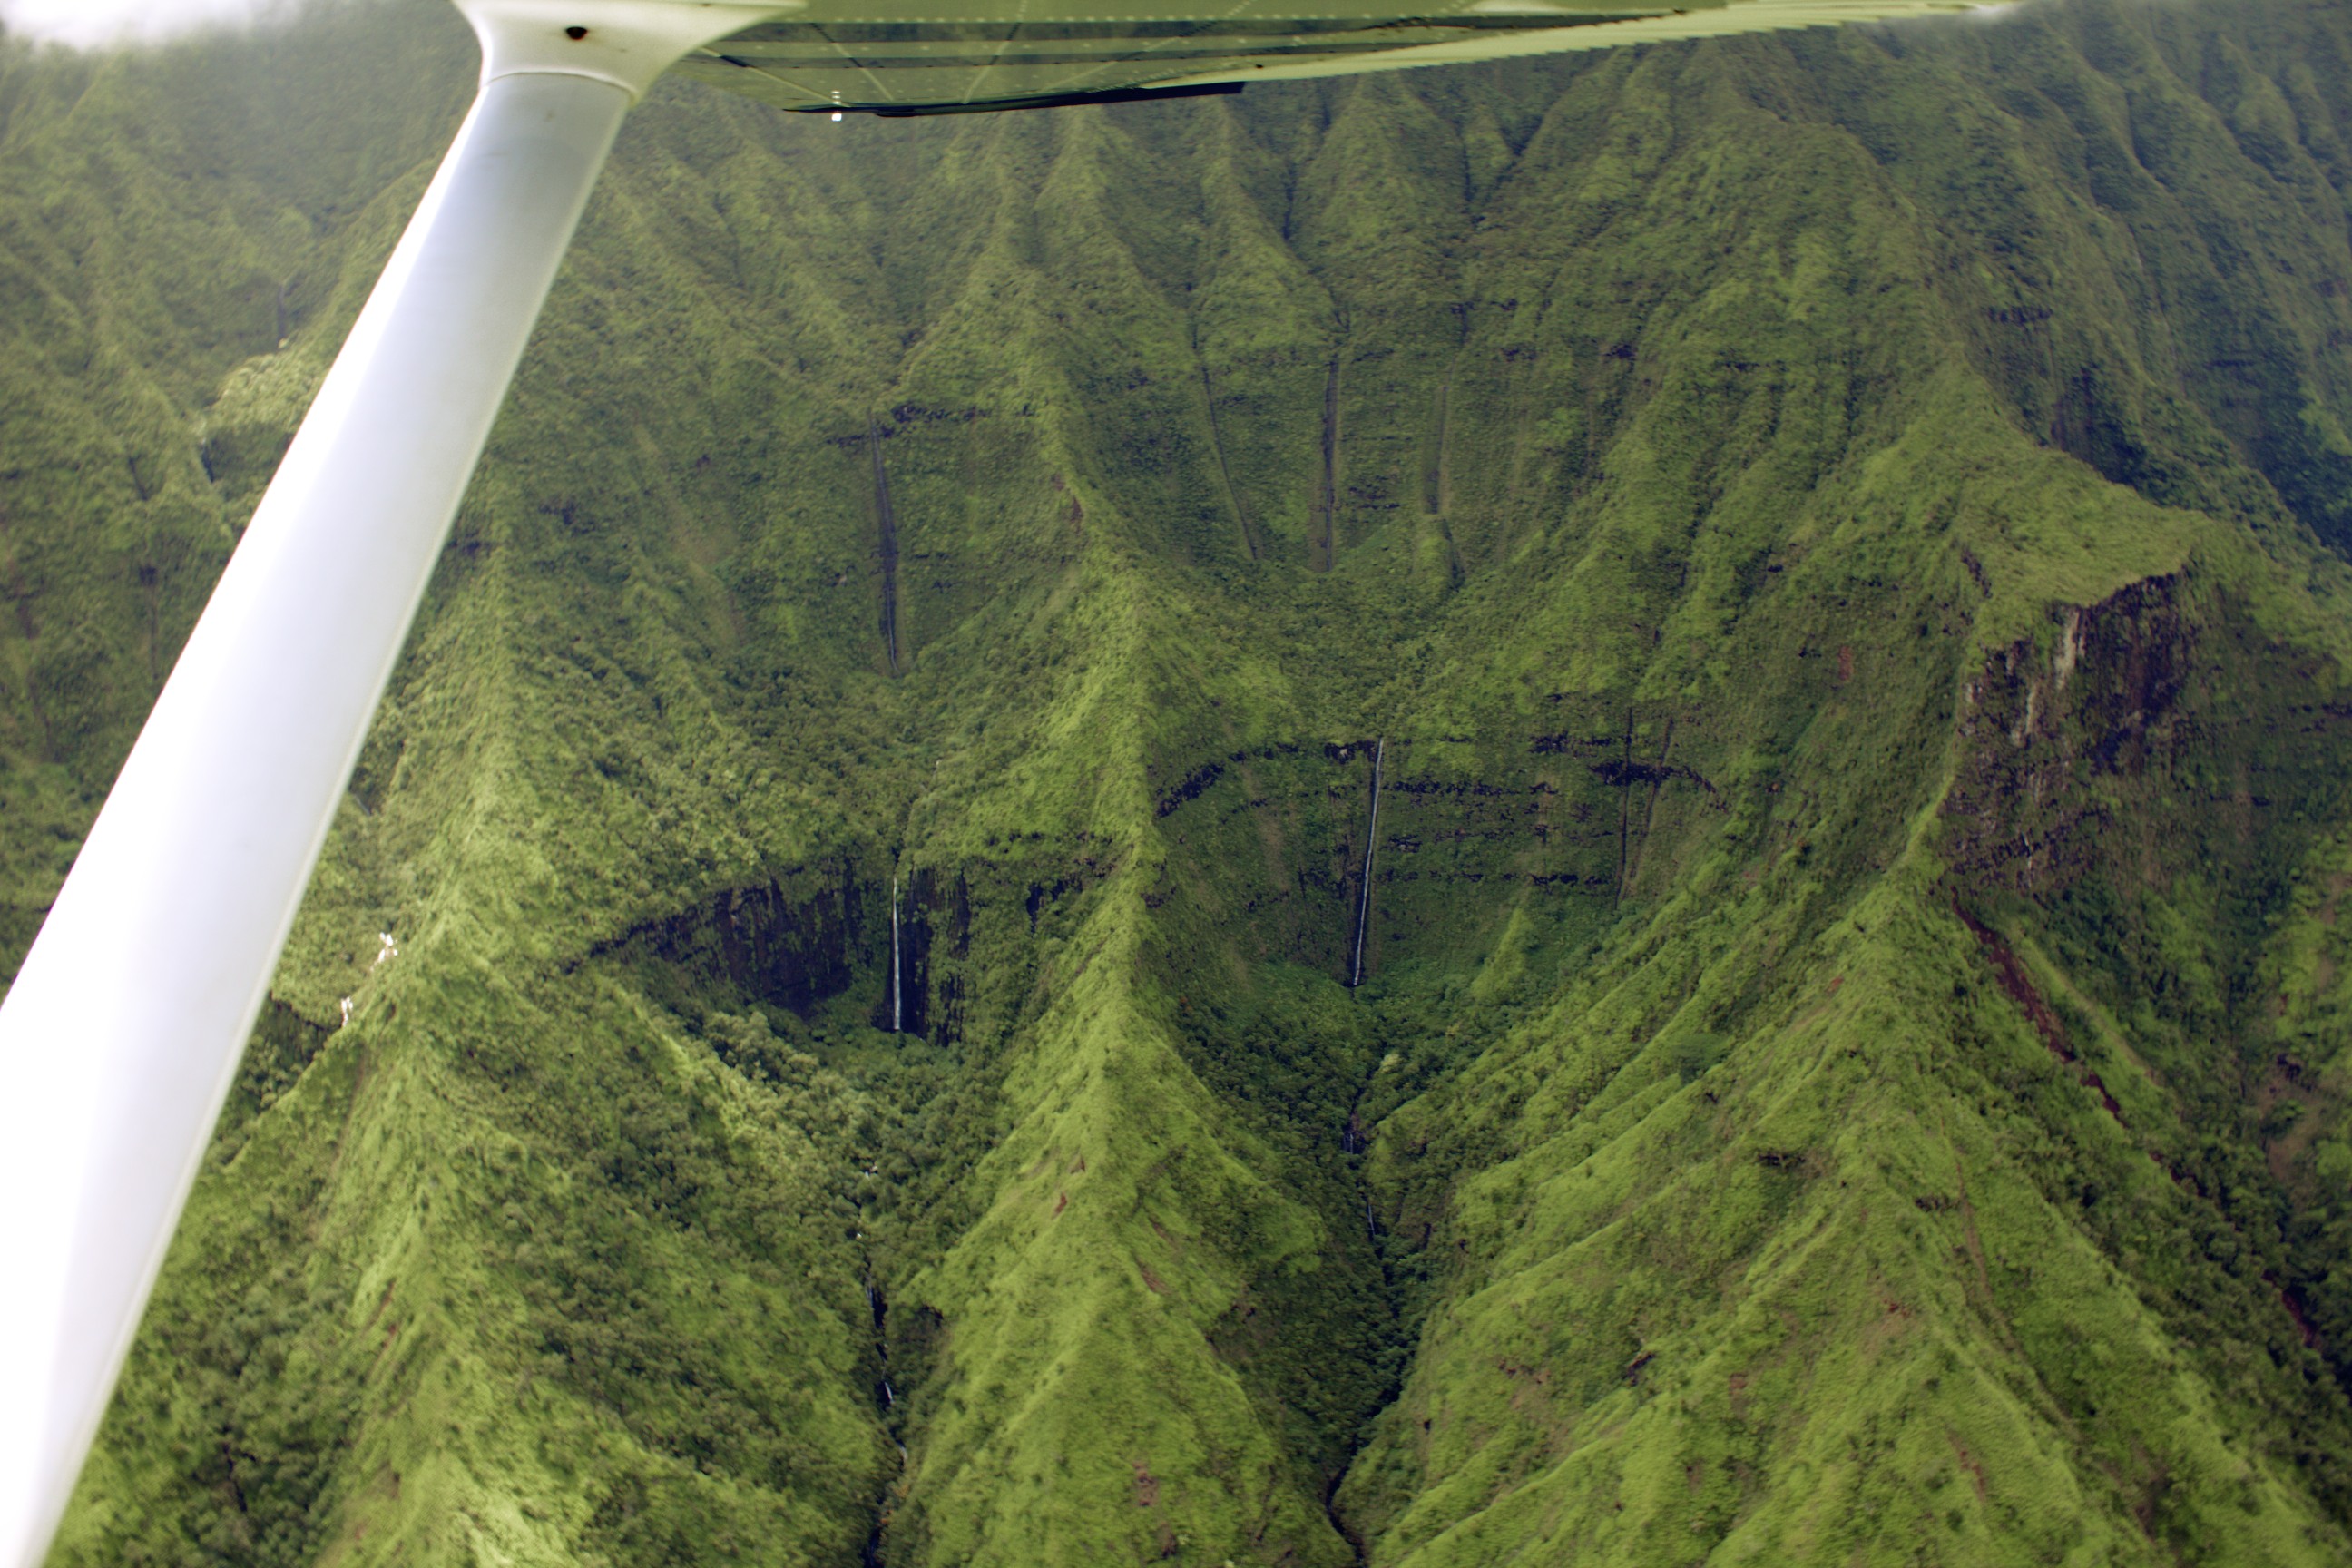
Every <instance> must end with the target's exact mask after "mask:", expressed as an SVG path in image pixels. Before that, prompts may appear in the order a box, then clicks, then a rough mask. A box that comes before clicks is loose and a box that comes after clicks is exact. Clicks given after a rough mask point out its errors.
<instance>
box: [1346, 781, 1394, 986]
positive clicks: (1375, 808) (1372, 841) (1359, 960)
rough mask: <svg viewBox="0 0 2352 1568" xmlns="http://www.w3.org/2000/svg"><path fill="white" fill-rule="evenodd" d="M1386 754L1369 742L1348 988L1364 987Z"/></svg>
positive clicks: (1379, 834)
mask: <svg viewBox="0 0 2352 1568" xmlns="http://www.w3.org/2000/svg"><path fill="white" fill-rule="evenodd" d="M1387 750H1388V741H1387V740H1386V739H1385V738H1382V739H1381V740H1377V741H1374V742H1372V816H1371V820H1370V822H1369V823H1367V824H1365V826H1364V878H1363V886H1362V887H1361V888H1360V889H1357V896H1356V962H1355V966H1354V968H1353V969H1352V970H1351V971H1350V972H1349V975H1348V984H1350V985H1361V984H1363V983H1364V928H1365V927H1367V926H1369V925H1370V924H1371V923H1372V851H1373V850H1374V849H1375V848H1377V847H1379V845H1380V836H1381V759H1382V757H1383V755H1384V754H1385V753H1386V752H1387Z"/></svg>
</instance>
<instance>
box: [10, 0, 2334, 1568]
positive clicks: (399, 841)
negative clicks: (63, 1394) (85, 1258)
mask: <svg viewBox="0 0 2352 1568" xmlns="http://www.w3.org/2000/svg"><path fill="white" fill-rule="evenodd" d="M472 70H473V60H472V52H471V46H470V43H469V42H468V40H467V37H465V35H464V32H463V29H462V28H461V27H460V26H458V25H457V22H456V20H455V19H454V17H453V16H449V15H447V14H446V11H445V8H443V7H440V6H438V5H434V4H430V3H427V0H415V3H413V4H412V3H407V0H382V3H377V4H352V5H341V6H326V7H320V8H317V9H315V10H314V11H313V12H311V13H310V14H309V15H307V16H304V17H302V18H301V19H299V20H298V21H297V22H295V23H294V24H292V25H290V26H286V27H284V28H282V29H279V30H277V31H268V32H257V33H255V34H253V35H251V36H243V37H217V38H215V39H212V40H210V41H205V42H202V43H198V44H194V45H189V46H186V47H180V48H176V49H173V50H171V51H168V52H163V53H158V54H152V55H147V56H142V57H137V58H75V57H67V56H60V55H54V54H37V53H34V52H31V51H29V50H27V49H26V48H25V47H21V46H19V45H16V44H5V43H0V377H5V389H6V395H5V397H0V584H5V589H6V592H7V595H8V599H9V602H10V605H11V607H12V613H11V614H9V615H7V616H0V655H4V656H5V657H0V690H5V698H4V699H0V768H5V771H0V803H5V804H4V805H0V901H5V906H6V908H5V924H0V937H4V938H5V943H6V947H7V952H8V954H9V956H10V959H11V962H13V960H14V957H15V955H17V954H20V953H21V952H22V950H23V947H24V945H25V943H26V942H28V941H29V940H30V937H31V933H32V931H34V929H35V927H36V925H37V921H38V918H39V913H40V910H42V908H43V907H44V906H45V904H46V903H47V900H48V899H49V898H50V897H51V896H52V893H53V891H54V889H55V886H56V884H57V880H58V878H59V876H60V875H61V874H62V872H63V870H64V868H65V867H66V865H67V864H68V860H69V858H70V857H71V854H72V852H73V848H74V845H75V843H76V842H77V839H78V837H79V834H80V833H81V832H82V831H83V830H84V828H85V827H86V826H87V824H88V822H89V817H90V816H91V814H92V812H93V811H94V810H95V809H96V805H97V803H98V801H99V799H100V796H101V795H102V793H103V791H104V789H105V787H106V784H107V782H108V780H109V778H110V775H111V773H112V770H113V769H114V768H115V766H116V765H117V764H118V763H119V761H120V759H121V756H122V754H123V752H125V750H126V749H127V747H128V745H129V743H130V741H131V736H132V735H133V733H134V732H135V731H136V728H137V725H138V723H139V721H140V718H141V716H142V713H143V711H144V710H145V707H146V705H147V703H148V701H149V700H150V699H151V697H152V693H153V691H154V690H155V689H156V686H157V684H158V682H159V680H160V679H161V678H162V676H163V673H164V671H165V670H167V669H168V668H169V666H170V663H171V660H172V657H173V652H174V650H175V649H176V647H178V645H179V642H180V641H181V639H182V638H183V637H184V636H185V635H186V631H187V628H188V626H189V625H190V624H191V623H192V621H193V619H194V616H195V614H196V612H197V609H198V607H199V606H200V605H201V603H202V601H203V598H204V596H205V592H206V590H207V588H208V586H209V584H210V583H211V581H212V579H213V577H214V575H215V574H216V573H217V571H218V569H219V567H220V565H221V563H222V562H223V561H224V559H225V558H226V554H227V552H228V551H229V549H230V548H231V546H232V543H233V542H234V540H235V538H236V533H237V531H238V530H239V529H240V528H241V527H242V526H243V523H244V521H245V519H246V518H247V516H248V515H249V513H250V510H251V509H252V506H253V504H254V502H255V500H256V499H257V496H258V494H259V492H260V489H261V488H262V486H263V485H264V484H265V483H266V481H267V479H268V474H269V471H270V468H271V467H272V465H273V463H274V462H275V460H276V458H277V456H278V453H279V451H280V450H282V448H283V446H284V443H285V441H286V440H287V438H288V437H289V434H290V432H291V431H292V429H293V427H294V426H295V424H296V423H297V421H298V420H299V416H300V413H301V410H302V408H303V406H304V405H305V403H306V401H307V399H308V398H309V396H310V393H311V391H312V390H313V388H314V387H315V386H316V384H317V382H318V378H319V376H320V374H321V372H322V370H323V368H324V366H325V364H326V363H327V362H328V360H329V358H330V357H331V353H332V352H333V349H334V346H335V345H336V344H337V342H339V341H340V339H341V334H342V332H343V331H344V330H345V328H346V327H347V325H348V323H349V322H350V321H351V318H352V314H353V312H354V311H355V310H356V309H357V306H358V302H359V300H361V298H362V296H363V294H364V291H365V289H366V287H367V285H368V283H369V282H370V280H371V279H372V277H373V272H374V269H375V268H377V267H378V266H379V265H380V263H381V258H383V255H384V254H385V252H386V251H387V249H388V248H389V247H390V245H391V243H392V240H393V238H394V235H395V234H396V233H397V230H398V228H399V226H400V224H401V223H402V222H403V221H404V218H405V216H406V214H407V212H408V211H409V209H410V208H411V206H412V205H413V204H414V202H415V199H416V196H417V195H418V193H419V191H420V190H421V188H422V185H423V183H424V181H425V177H426V175H427V174H428V173H429V171H430V168H431V165H432V163H433V162H434V161H435V159H436V158H437V156H438V153H439V152H440V149H441V147H442V146H443V145H444V144H445V142H446V138H447V136H448V134H449V132H450V131H451V129H452V127H453V125H454V122H455V119H456V116H457V114H458V113H459V112H461V110H462V108H463V105H464V102H465V100H466V98H467V92H468V91H469V89H470V86H471V75H472ZM2347 191H2352V7H2347V5H2345V4H2343V3H2342V0H2299V3H2296V0H2250V3H2242V4H2228V5H2224V4H2219V3H2214V4H2197V3H2193V0H2177V3H2167V4H2163V5H2147V4H2142V3H2140V0H2047V3H2044V4H2038V5H2032V6H2029V7H2027V8H2025V9H2022V10H2021V11H2018V12H2016V13H2014V14H2012V15H2011V16H2009V17H2008V18H2007V19H2005V20H2003V21H2000V22H1999V23H1997V24H1984V23H1969V24H1962V23H1949V24H1933V25H1917V26H1903V27H1899V28H1892V29H1888V28H1880V29H1864V30H1856V31H1851V32H1845V33H1839V34H1814V35H1806V36H1801V37H1775V38H1761V39H1752V40H1745V41H1738V42H1727V43H1721V44H1711V45H1701V46H1696V47H1670V48H1655V49H1650V50H1645V51H1640V52H1628V53H1623V54H1615V55H1605V56H1592V57H1586V58H1577V59H1572V60H1563V61H1556V62H1549V63H1539V64H1527V65H1522V66H1517V67H1514V68H1477V69H1460V70H1453V71H1447V72H1438V73H1415V74H1410V75H1402V76H1395V77H1389V78H1384V79H1367V80H1364V81H1361V82H1357V83H1336V84H1328V85H1320V86H1309V85H1300V86H1296V87H1291V88H1284V89H1274V90H1264V91H1256V90H1254V91H1252V92H1250V93H1249V94H1247V95H1246V96H1244V97H1242V98H1239V99H1224V100H1208V101H1197V102H1185V103H1175V104H1160V105H1137V106H1129V107H1120V108H1115V109H1090V110H1073V111H1066V112H1060V111H1057V112H1053V113H1036V114H1013V115H1003V116H994V117H979V118H973V119H967V120H960V121H950V122H946V123H940V122H931V123H921V124H903V125H902V124H869V123H856V122H852V123H847V124H843V125H834V124H831V123H828V122H824V121H818V122H815V123H810V122H808V121H803V120H801V119H797V118H792V117H785V116H780V115H776V114H773V113H771V112H769V111H766V110H762V109H761V108H759V107H758V106H756V105H751V104H747V103H741V102H738V101H733V100H727V99H725V98H723V97H721V96H719V95H716V94H711V93H708V92H706V91H704V90H702V89H698V88H695V87H693V86H691V85H687V84H672V85H670V86H667V87H665V88H664V89H661V90H660V91H658V92H656V94H655V95H654V96H653V98H652V100H651V101H650V102H648V103H647V104H646V106H645V107H644V108H642V109H641V110H638V111H637V112H636V114H635V116H634V117H633V118H632V119H631V121H629V123H628V126H627V128H626V129H625V132H624V133H623V137H622V142H621V145H620V148H619V151H618V153H617V154H616V156H615V159H614V166H613V168H612V170H611V172H610V174H608V176H607V177H606V179H605V181H604V184H603V186H602V187H601V189H600V191H599V192H598V195H597V196H596V198H595V200H594V202H593V205H591V207H590V209H589V213H588V216H587V218H586V221H585V224H584V226H583V231H582V235H581V238H580V242H579V244H578V246H577V247H576V248H575V249H574V251H573V253H572V258H571V260H570V262H569V264H568V266H567V268H566V270H565V272H564V274H563V276H562V279H561V280H560V282H559V283H558V285H557V287H556V289H555V293H554V296H553V298H552V300H551V302H550V304H549V307H548V310H547V314H546V317H545V320H544V323H543V325H542V327H541V331H540V333H539V336H538V339H537V341H536V343H535V346H534V347H533V349H532V351H531V353H530V357H529V359H528V361H527V363H526V364H525V366H524V369H523V372H522V374H521V377H520V381H519V383H518V384H517V387H516V390H515V394H514V397H513V401H512V403H511V405H510V406H509V409H508V411H507V413H506V415H505V417H504V419H503V421H502V423H501V424H500V425H499V429H498V431H497V433H496V435H495V436H494V437H493V438H492V441H491V446H490V451H489V454H488V458H487V459H486V461H485V463H484V465H483V468H482V470H481V473H480V475H479V477H478V479H477V481H476V483H475V485H474V488H473V490H472V493H471V495H470V496H469V498H468V500H467V505H466V509H465V511H464V513H463V515H462V517H461V518H460V520H459V521H458V524H457V531H456V533H455V536H454V538H453V541H452V542H451V544H450V547H449V551H448V554H447V558H446V563H445V565H444V568H443V570H442V571H441V573H440V574H439V576H438V578H437V580H436V583H435V585H434V588H433V590H432V593H431V595H430V597H429V600H428V602H427V605H426V606H425V612H424V614H423V616H422V618H421V620H420V622H419V624H418V627H417V630H416V633H415V637H414V639H413V641H412V643H411V646H410V647H409V649H408V651H407V653H406V656H405V658H404V659H403V661H402V663H401V666H400V668H399V671H398V674H397V676H396V678H395V680H394V687H393V689H392V692H391V695H390V697H389V699H388V700H387V702H386V705H385V707H384V709H383V714H382V717H381V719H380V721H379V722H378V724H377V726H376V729H375V731H374V733H373V739H372V740H371V741H370V742H369V744H368V746H367V749H366V752H365V754H364V756H363V757H362V762H361V764H360V768H359V772H358V774H357V777H356V778H355V780H354V783H353V784H352V791H351V795H350V799H349V801H348V804H347V805H345V807H344V808H343V811H342V814H341V818H340V820H339V822H338V825H337V827H336V830H335V833H334V835H333V838H332V841H331V845H330V847H329V848H328V851H327V855H326V859H325V862H324V864H323V866H322V868H321V869H320V874H319V878H318V880H317V883H316V885H315V886H314V888H313V889H312V890H311V893H310V900H309V902H308V904H307V905H306V907H305V909H304V910H303V913H302V916H301V918H300V921H299V924H298V926H297V929H296V931H295V933H294V937H293V940H292V942H291V945H290V946H289V949H288V952H287V955H286V958H285V962H284V966H283V969H282V971H281V973H279V975H278V980H277V982H276V984H275V987H274V997H273V1000H272V1002H271V1004H270V1005H269V1007H268V1010H267V1011H266V1013H265V1016H264V1019H263V1023H262V1026H261V1028H260V1030H259V1032H258V1034H257V1037H256V1040H255V1043H254V1046H253V1047H252V1050H251V1051H250V1053H249V1055H248V1058H247V1066H246V1069H245V1074H244V1078H243V1080H242V1082H241V1083H240V1086H239V1088H238V1090H237V1092H236V1097H235V1099H234V1101H233V1103H232V1106H231V1108H230V1110H229V1112H228V1113H227V1115H226V1118H225V1120H224V1121H223V1123H222V1125H221V1127H220V1129H219V1132H218V1136H217V1141H216V1143H215V1150H214V1153H213V1158H212V1160H211V1162H210V1164H209V1165H208V1168H207V1169H206V1171H205V1174H204V1177H203V1179H202V1181H201V1182H200V1183H199V1184H198V1187H197V1190H196V1194H195V1197H194V1202H193V1204H192V1206H191V1207H190V1209H189V1212H188V1216H187V1220H186V1223H185V1224H184V1226H183V1228H182V1232H181V1235H180V1237H179V1239H178V1241H177V1244H176V1247H175V1250H174V1251H173V1254H172V1257H171V1259H170V1261H169V1264H168V1266H167V1267H166V1268H165V1270H164V1274H163V1281H162V1284H161V1286H160V1287H159V1289H158V1291H157V1294H156V1296H155V1299H154V1304H153V1306H152V1310H150V1312H149V1315H148V1320H147V1323H146V1327H145V1329H144V1331H143V1333H142V1337H141V1339H140V1340H139V1342H138V1344H137V1346H136V1348H135V1350H134V1352H133V1353H132V1355H131V1363H130V1365H129V1368H128V1371H127V1373H125V1376H124V1378H123V1381H122V1384H121V1392H120V1394H119V1395H118V1397H117V1399H116V1402H115V1404H114V1406H113V1408H112V1411H111V1413H110V1415H109V1417H108V1420H107V1424H106V1426H105V1429H104V1432H103V1434H102V1436H101V1437H100V1443H99V1447H98V1449H97V1451H96V1454H95V1456H94V1458H92V1460H91V1463H90V1466H89V1470H88V1472H87V1474H86V1476H85V1478H84V1479H83V1483H82V1487H81V1490H80V1493H79V1497H78V1500H77V1501H76V1503H75V1505H74V1508H73V1510H72V1511H71V1513H70V1516H69V1517H68V1521H67V1523H66V1527H65V1531H64V1533H63V1535H62V1536H61V1538H60V1541H59V1543H58V1548H57V1550H56V1553H55V1556H54V1558H53V1562H54V1563H57V1564H58V1565H59V1568H67V1565H76V1568H79V1565H83V1564H89V1565H93V1568H95V1565H100V1564H104V1565H113V1564H120V1563H157V1564H163V1563H169V1564H191V1565H193V1564H208V1563H220V1564H229V1563H236V1564H263V1565H278V1564H298V1563H299V1564H309V1563H318V1564H335V1565H338V1568H359V1565H362V1564H373V1563H384V1564H389V1563H409V1564H438V1563H518V1564H524V1563H533V1564H536V1563H545V1564H554V1563H583V1564H591V1563H593V1564H604V1565H610V1568H651V1565H655V1564H672V1563H696V1564H705V1563H761V1564H811V1565H817V1564H840V1565H843V1568H847V1565H850V1564H856V1563H882V1564H887V1565H889V1568H919V1565H920V1568H949V1565H961V1564H988V1565H1001V1568H1034V1565H1039V1564H1074V1565H1079V1568H1097V1565H1100V1564H1108V1563H1141V1562H1153V1561H1160V1560H1167V1561H1171V1562H1177V1563H1196V1564H1203V1565H1207V1568H1216V1565H1218V1564H1223V1563H1231V1564H1236V1565H1244V1564H1261V1565H1268V1564H1277V1563H1282V1564H1300V1565H1322V1564H1333V1565H1337V1564H1347V1563H1359V1562H1360V1563H1375V1564H1381V1565H1383V1568H1388V1565H1396V1568H1407V1565H1409V1568H1441V1565H1445V1568H1453V1565H1462V1568H1468V1565H1482V1568H1483V1565H1485V1564H1491V1563H1530V1564H1532V1563H1566V1562H1574V1563H1579V1564H1609V1563H1626V1564H1633V1563H1644V1564H1646V1563H1697V1562H1703V1561H1704V1562H1721V1563H1733V1562H1756V1563H1836V1564H1846V1563H1915V1562H1937V1563H1970V1564H1977V1563H2016V1564H2043V1563H2074V1564H2084V1565H2089V1564H2115V1565H2123V1564H2150V1565H2153V1564H2159V1563H2163V1564H2169V1563H2210V1564H2238V1563H2342V1562H2345V1561H2347V1554H2352V1533H2347V1529H2348V1528H2352V1404H2347V1394H2346V1389H2347V1381H2352V1124H2347V1091H2352V1058H2347V1054H2346V1052H2347V1041H2352V1035H2348V1034H2347V1029H2352V952H2347V947H2348V946H2352V918H2347V919H2342V920H2339V918H2338V917H2339V911H2340V910H2341V908H2342V905H2343V901H2344V900H2345V897H2346V895H2347V890H2352V798H2347V790H2352V664H2347V661H2352V573H2347V568H2346V565H2345V555H2346V552H2347V551H2352V438H2347V422H2352V221H2347V220H2348V219H2352V207H2347ZM393 434H394V433H387V438H393ZM1376 770H1377V779H1378V785H1377V799H1376V798H1375V777H1376ZM1375 813H1377V815H1375ZM387 937H388V938H389V941H387V940H386V938H387ZM59 1048H60V1049H64V1048H70V1043H69V1042H59Z"/></svg>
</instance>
